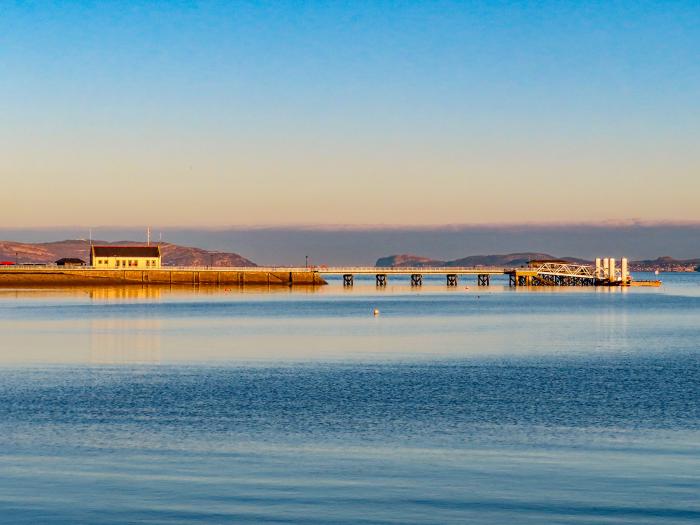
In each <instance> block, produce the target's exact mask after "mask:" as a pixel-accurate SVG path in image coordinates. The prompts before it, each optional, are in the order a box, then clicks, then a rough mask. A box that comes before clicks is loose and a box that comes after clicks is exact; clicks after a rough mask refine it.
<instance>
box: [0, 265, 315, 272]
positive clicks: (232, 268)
mask: <svg viewBox="0 0 700 525" xmlns="http://www.w3.org/2000/svg"><path fill="white" fill-rule="evenodd" d="M5 270H38V271H41V270H44V271H56V270H81V271H96V272H103V271H106V270H118V271H159V270H165V271H176V272H177V271H196V272H202V271H232V272H315V271H318V269H316V268H312V267H309V268H304V267H292V266H161V267H158V268H153V267H145V266H144V267H138V266H125V267H119V268H99V267H95V266H71V265H67V266H59V265H57V264H12V265H6V266H5V265H0V271H5Z"/></svg>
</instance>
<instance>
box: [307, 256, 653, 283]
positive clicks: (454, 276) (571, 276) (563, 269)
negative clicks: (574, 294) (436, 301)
mask: <svg viewBox="0 0 700 525" xmlns="http://www.w3.org/2000/svg"><path fill="white" fill-rule="evenodd" d="M318 271H319V273H321V274H323V275H342V276H343V285H344V286H348V287H349V286H353V284H354V281H355V275H374V276H375V282H376V285H377V286H378V287H384V286H386V285H387V282H388V279H389V276H394V275H397V276H398V275H404V276H410V283H411V286H422V284H423V276H424V275H444V276H445V280H446V284H447V286H449V287H451V286H457V285H458V282H459V278H460V277H465V276H476V283H477V285H478V286H489V285H490V284H491V277H493V276H495V275H504V276H508V284H509V285H510V286H512V287H518V286H630V285H632V283H634V282H635V281H633V280H632V278H631V276H630V275H629V272H628V271H627V259H626V258H623V259H622V260H621V266H620V268H619V269H617V268H616V265H615V259H612V258H605V259H596V263H595V265H590V264H576V263H571V262H568V261H563V260H551V261H531V262H530V263H529V264H528V265H527V266H525V267H519V268H497V267H483V266H480V267H455V266H440V267H435V266H415V267H390V268H384V267H373V266H369V267H333V268H319V270H318ZM659 284H660V282H659V281H655V284H654V286H658V285H659Z"/></svg>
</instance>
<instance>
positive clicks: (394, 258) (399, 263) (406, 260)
mask: <svg viewBox="0 0 700 525" xmlns="http://www.w3.org/2000/svg"><path fill="white" fill-rule="evenodd" d="M535 260H563V261H569V262H572V263H580V264H591V263H592V261H588V260H585V259H579V258H577V257H567V256H565V257H556V256H554V255H551V254H548V253H539V252H523V253H508V254H499V255H471V256H469V257H463V258H461V259H455V260H452V261H443V260H438V259H431V258H429V257H421V256H418V255H412V254H400V255H389V256H387V257H381V258H379V259H377V262H376V266H380V267H385V268H398V267H406V266H416V267H420V266H448V267H449V266H496V267H501V266H502V267H504V268H509V267H516V266H526V265H527V264H528V263H529V262H530V261H535ZM699 268H700V258H699V259H683V260H681V259H674V258H673V257H659V258H657V259H648V260H643V261H630V270H633V271H652V272H653V271H654V270H660V271H665V272H692V271H698V269H699Z"/></svg>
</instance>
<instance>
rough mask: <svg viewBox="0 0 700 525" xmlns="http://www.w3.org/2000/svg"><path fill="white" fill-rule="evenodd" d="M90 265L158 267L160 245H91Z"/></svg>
mask: <svg viewBox="0 0 700 525" xmlns="http://www.w3.org/2000/svg"><path fill="white" fill-rule="evenodd" d="M90 266H92V267H94V268H104V269H114V268H119V269H129V268H131V269H136V268H139V269H144V268H160V247H159V246H93V247H92V249H91V250H90Z"/></svg>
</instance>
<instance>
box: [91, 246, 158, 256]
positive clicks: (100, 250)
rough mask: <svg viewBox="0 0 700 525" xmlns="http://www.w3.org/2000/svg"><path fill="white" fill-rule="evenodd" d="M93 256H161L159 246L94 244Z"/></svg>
mask: <svg viewBox="0 0 700 525" xmlns="http://www.w3.org/2000/svg"><path fill="white" fill-rule="evenodd" d="M92 256H93V257H160V247H159V246H93V247H92Z"/></svg>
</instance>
